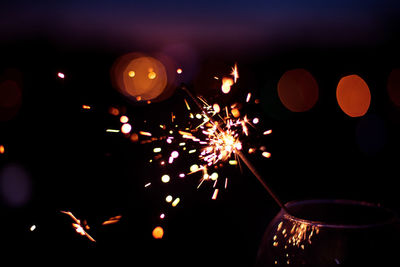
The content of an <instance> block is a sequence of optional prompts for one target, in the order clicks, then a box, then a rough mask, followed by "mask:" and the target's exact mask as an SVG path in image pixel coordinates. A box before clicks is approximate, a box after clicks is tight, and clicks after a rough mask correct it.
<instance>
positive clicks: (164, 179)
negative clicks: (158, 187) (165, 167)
mask: <svg viewBox="0 0 400 267" xmlns="http://www.w3.org/2000/svg"><path fill="white" fill-rule="evenodd" d="M170 180H171V178H170V177H169V175H168V174H164V175H163V176H161V181H162V182H163V183H165V184H166V183H168V182H169V181H170Z"/></svg>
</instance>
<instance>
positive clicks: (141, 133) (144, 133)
mask: <svg viewBox="0 0 400 267" xmlns="http://www.w3.org/2000/svg"><path fill="white" fill-rule="evenodd" d="M139 134H140V135H144V136H152V135H151V133H149V132H144V131H139Z"/></svg>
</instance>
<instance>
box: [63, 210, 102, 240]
mask: <svg viewBox="0 0 400 267" xmlns="http://www.w3.org/2000/svg"><path fill="white" fill-rule="evenodd" d="M60 212H61V213H64V214H67V215H69V217H71V218H72V219H73V220H74V221H75V223H72V227H73V228H74V229H75V231H76V232H77V233H78V234H80V235H84V236H86V237H87V238H88V239H89V240H90V241H92V242H96V240H94V239H93V237H91V236H90V235H89V234H88V232H86V231H85V230H84V229H83V227H82V225H81V221H80V220H79V219H77V218H76V217H75V216H74V214H72V212H70V211H60ZM87 227H88V226H87Z"/></svg>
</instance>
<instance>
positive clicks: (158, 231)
mask: <svg viewBox="0 0 400 267" xmlns="http://www.w3.org/2000/svg"><path fill="white" fill-rule="evenodd" d="M152 234H153V237H154V239H161V238H163V236H164V229H163V228H162V227H161V226H157V227H156V228H154V229H153V233H152Z"/></svg>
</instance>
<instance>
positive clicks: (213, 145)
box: [181, 65, 289, 214]
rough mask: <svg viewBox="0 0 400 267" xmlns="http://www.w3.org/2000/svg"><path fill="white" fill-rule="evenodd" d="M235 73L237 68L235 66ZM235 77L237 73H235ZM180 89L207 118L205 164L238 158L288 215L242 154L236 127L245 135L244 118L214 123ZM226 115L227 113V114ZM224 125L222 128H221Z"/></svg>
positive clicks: (188, 93) (184, 87) (191, 96)
mask: <svg viewBox="0 0 400 267" xmlns="http://www.w3.org/2000/svg"><path fill="white" fill-rule="evenodd" d="M235 69H236V72H237V67H236V65H235ZM236 75H237V73H236ZM181 89H182V90H183V91H185V92H186V94H187V95H188V96H189V97H190V98H191V99H192V100H193V102H194V103H195V104H196V105H197V107H198V108H199V109H200V110H201V111H202V113H203V115H204V116H205V117H206V118H207V121H208V122H210V123H211V125H212V126H211V127H209V128H208V129H207V130H206V131H203V133H204V134H206V135H207V136H208V139H209V141H208V147H206V149H205V150H203V152H202V153H201V157H202V158H203V159H204V160H205V161H206V162H207V165H208V166H210V165H213V164H215V163H217V162H218V161H225V160H227V159H229V158H230V157H231V156H232V155H235V156H237V157H239V158H240V159H241V160H242V162H243V163H244V164H245V165H246V166H247V168H248V169H249V170H250V171H251V173H252V174H253V175H254V176H255V177H256V178H257V180H258V181H259V182H260V183H261V185H262V186H263V187H264V189H266V190H267V192H268V194H269V195H270V196H271V197H272V198H273V199H274V201H275V202H276V203H277V204H278V205H279V206H280V207H281V208H282V209H283V210H284V211H285V212H286V213H288V214H289V211H288V209H287V208H286V206H285V205H284V204H283V203H282V201H281V200H280V199H279V198H278V196H277V195H276V194H275V193H274V192H273V191H272V190H271V188H270V187H269V186H268V185H267V184H266V183H265V181H264V179H263V178H262V176H261V175H260V174H259V173H258V171H257V169H256V168H255V167H254V166H253V164H252V163H251V162H250V161H249V160H248V159H247V157H246V156H245V155H244V154H243V153H242V151H241V149H242V144H241V142H240V140H239V137H238V136H239V133H238V131H237V129H236V127H238V126H240V127H241V129H242V131H243V132H244V133H245V134H246V135H247V127H246V124H247V123H248V122H247V119H246V117H245V118H244V119H243V120H241V119H237V120H232V119H230V118H229V115H228V116H227V117H228V119H227V120H225V121H224V120H221V121H222V122H219V121H216V120H214V119H213V117H211V116H209V115H208V112H207V110H205V109H204V107H203V105H202V104H201V103H200V102H199V101H198V99H197V98H196V97H195V96H194V95H193V94H192V93H191V92H190V91H189V90H188V89H187V87H186V86H182V87H181ZM227 113H228V112H227ZM222 125H224V127H222ZM270 133H271V132H270V131H266V132H264V134H270ZM263 155H264V157H267V158H268V157H270V156H271V155H270V153H269V152H266V153H265V154H263Z"/></svg>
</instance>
